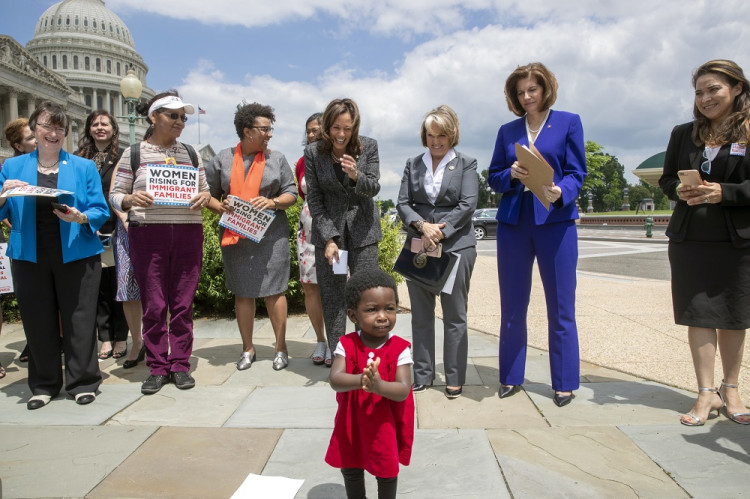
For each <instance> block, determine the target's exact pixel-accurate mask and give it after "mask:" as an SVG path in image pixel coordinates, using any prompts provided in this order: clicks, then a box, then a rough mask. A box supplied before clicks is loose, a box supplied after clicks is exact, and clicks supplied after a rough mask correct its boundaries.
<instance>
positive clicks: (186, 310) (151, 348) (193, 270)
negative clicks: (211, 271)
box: [128, 224, 203, 376]
mask: <svg viewBox="0 0 750 499" xmlns="http://www.w3.org/2000/svg"><path fill="white" fill-rule="evenodd" d="M128 240H129V243H130V259H131V261H132V263H133V273H134V274H135V280H136V281H137V282H138V287H139V288H140V290H141V305H142V307H143V341H144V344H145V345H146V351H147V352H148V355H147V357H146V358H147V364H148V366H149V368H150V369H151V374H154V375H161V376H166V375H168V374H169V373H170V372H179V371H185V372H187V371H189V370H190V354H191V353H192V351H193V298H195V292H196V291H197V289H198V279H199V277H200V272H201V263H202V260H203V226H202V225H200V224H154V225H145V226H138V227H133V226H130V228H129V229H128ZM167 312H169V325H167Z"/></svg>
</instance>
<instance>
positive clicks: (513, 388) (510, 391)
mask: <svg viewBox="0 0 750 499" xmlns="http://www.w3.org/2000/svg"><path fill="white" fill-rule="evenodd" d="M520 391H521V385H503V384H502V383H501V384H500V389H499V390H498V391H497V396H498V397H500V398H501V399H504V398H506V397H510V396H512V395H515V394H516V393H518V392H520Z"/></svg>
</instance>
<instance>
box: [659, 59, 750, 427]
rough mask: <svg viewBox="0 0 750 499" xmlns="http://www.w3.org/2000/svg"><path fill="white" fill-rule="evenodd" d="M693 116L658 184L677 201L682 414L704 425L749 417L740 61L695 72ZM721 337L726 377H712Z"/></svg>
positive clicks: (746, 101)
mask: <svg viewBox="0 0 750 499" xmlns="http://www.w3.org/2000/svg"><path fill="white" fill-rule="evenodd" d="M693 87H694V88H695V101H694V105H693V117H694V120H693V121H691V122H689V123H684V124H682V125H678V126H676V127H675V128H674V130H672V136H671V137H670V139H669V145H668V146H667V154H666V157H665V158H664V173H663V174H662V177H661V178H660V179H659V185H660V187H661V189H662V190H663V191H664V193H665V194H666V195H667V196H669V198H670V199H672V200H674V201H677V205H676V206H675V209H674V213H673V214H672V217H671V218H670V220H669V226H668V227H667V236H669V264H670V266H671V269H672V304H673V308H674V316H675V322H676V323H677V324H680V325H683V326H687V333H688V343H689V344H690V353H691V354H692V357H693V366H694V368H695V375H696V378H697V381H698V399H697V400H696V401H695V404H694V405H693V408H692V409H691V410H690V411H689V412H688V413H686V414H683V415H682V416H680V422H681V423H682V424H684V425H686V426H702V425H703V424H705V422H706V420H707V419H708V417H709V416H710V414H711V412H713V411H716V412H717V413H718V412H719V411H720V410H721V409H722V408H725V409H726V414H727V417H729V419H731V420H732V421H734V422H735V423H739V424H750V412H747V409H746V408H745V404H744V403H743V402H742V400H741V399H740V396H739V392H738V391H737V388H738V381H739V375H740V366H741V365H742V354H743V351H744V345H745V329H746V328H747V327H748V326H750V159H748V155H747V143H748V142H750V126H749V125H748V123H750V83H749V82H748V80H747V78H745V75H744V73H743V71H742V68H740V67H739V66H738V65H737V64H736V63H734V62H733V61H728V60H713V61H709V62H707V63H705V64H703V65H702V66H700V67H699V68H698V69H697V70H696V72H695V73H694V74H693ZM717 345H718V349H719V355H720V356H721V364H722V369H723V373H724V379H723V380H722V381H721V385H720V387H719V388H716V384H715V381H714V362H715V358H716V348H717Z"/></svg>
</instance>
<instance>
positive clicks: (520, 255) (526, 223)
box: [497, 192, 580, 391]
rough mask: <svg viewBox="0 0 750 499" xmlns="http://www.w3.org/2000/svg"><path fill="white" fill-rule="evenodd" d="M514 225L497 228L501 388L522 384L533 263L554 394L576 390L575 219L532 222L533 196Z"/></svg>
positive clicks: (576, 259) (577, 378) (527, 199)
mask: <svg viewBox="0 0 750 499" xmlns="http://www.w3.org/2000/svg"><path fill="white" fill-rule="evenodd" d="M523 196H524V199H523V203H522V205H521V214H520V217H519V221H518V225H508V224H503V223H500V224H498V229H497V260H498V264H497V270H498V278H499V281H500V310H501V318H500V321H501V324H500V353H499V358H500V383H502V384H504V385H520V384H523V381H524V372H525V369H526V346H527V327H526V317H527V312H528V308H529V299H530V295H531V273H532V270H533V266H534V258H536V260H537V262H538V265H539V274H540V276H541V278H542V284H543V285H544V296H545V298H546V301H547V322H548V341H549V361H550V371H551V375H552V389H553V390H555V391H571V390H576V389H577V388H578V386H579V382H580V358H579V352H578V329H577V327H576V319H575V292H576V265H577V263H578V233H577V231H576V226H575V222H574V221H573V220H570V221H566V222H559V223H554V224H547V225H536V224H535V223H534V213H533V209H534V205H533V199H532V196H533V194H531V192H526V193H524V194H523Z"/></svg>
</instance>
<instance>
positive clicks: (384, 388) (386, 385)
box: [363, 359, 411, 402]
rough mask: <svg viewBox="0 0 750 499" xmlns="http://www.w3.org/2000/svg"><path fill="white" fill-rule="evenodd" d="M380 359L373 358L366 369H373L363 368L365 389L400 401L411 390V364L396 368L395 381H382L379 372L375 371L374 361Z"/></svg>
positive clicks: (377, 361) (376, 361)
mask: <svg viewBox="0 0 750 499" xmlns="http://www.w3.org/2000/svg"><path fill="white" fill-rule="evenodd" d="M379 360H380V359H375V362H373V363H372V364H370V365H369V366H367V367H368V369H374V372H373V371H369V372H368V370H365V377H364V380H363V381H364V383H365V391H368V392H372V393H376V394H378V395H380V396H381V397H385V398H387V399H391V400H393V401H395V402H401V401H403V400H406V397H408V396H409V391H410V390H411V366H410V365H409V364H405V365H403V366H398V368H396V380H395V381H383V379H382V378H381V377H380V374H378V372H377V366H376V363H377V364H379Z"/></svg>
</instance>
